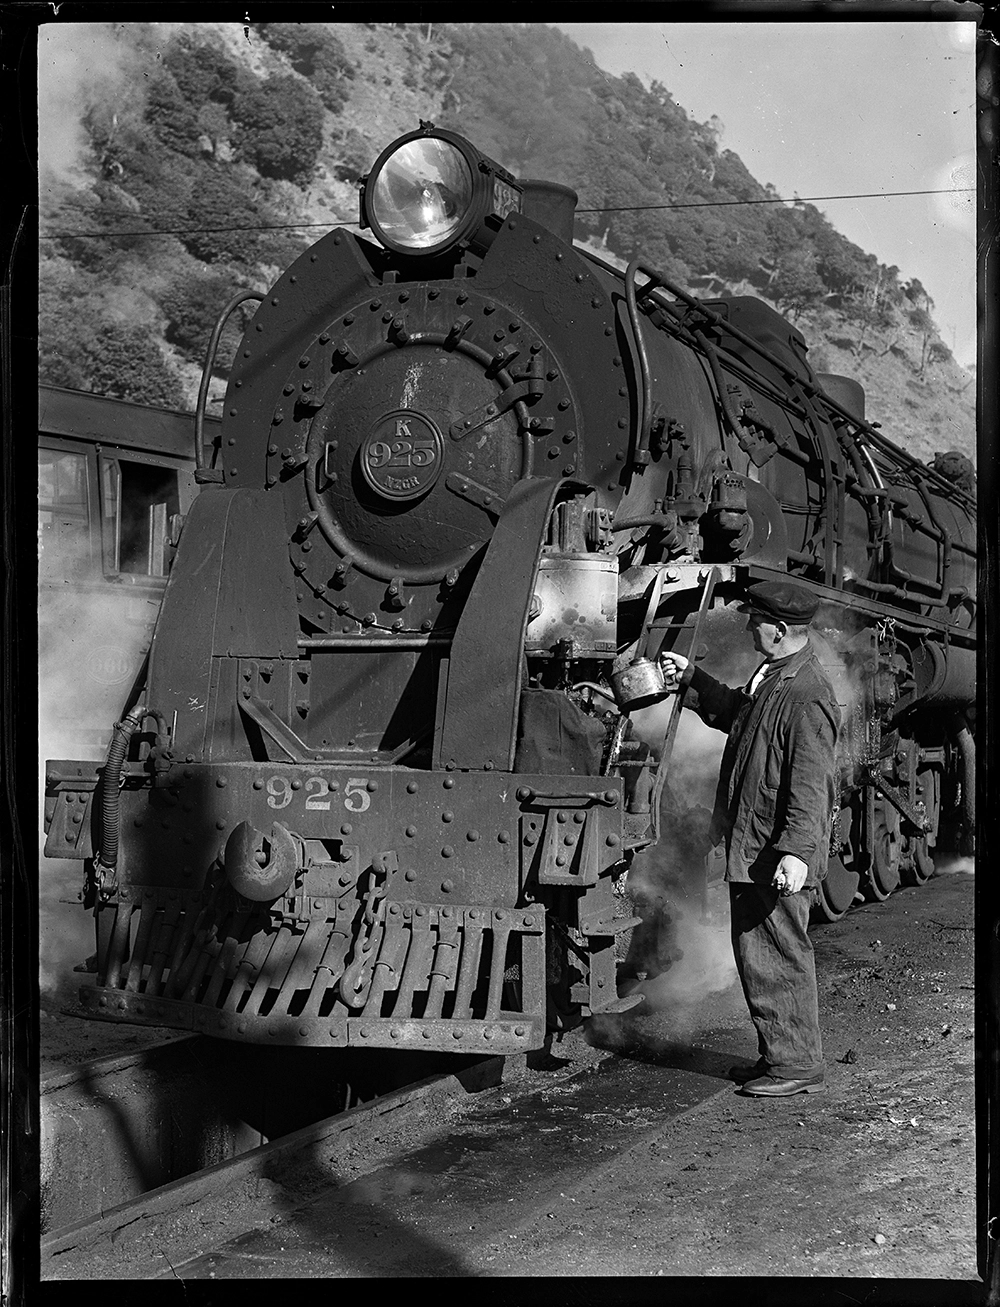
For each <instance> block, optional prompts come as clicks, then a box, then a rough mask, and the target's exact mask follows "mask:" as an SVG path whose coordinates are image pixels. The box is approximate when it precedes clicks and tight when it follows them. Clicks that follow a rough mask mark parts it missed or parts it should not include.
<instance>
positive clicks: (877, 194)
mask: <svg viewBox="0 0 1000 1307" xmlns="http://www.w3.org/2000/svg"><path fill="white" fill-rule="evenodd" d="M975 189H976V188H975V187H974V186H956V187H945V188H944V189H941V190H922V191H866V192H861V193H858V194H852V195H803V196H799V195H796V196H793V197H792V198H791V199H788V198H785V197H783V196H771V197H767V198H766V199H758V200H691V201H684V202H682V203H670V204H622V205H607V206H605V207H603V208H597V209H579V208H578V209H577V210H576V212H577V213H581V214H582V213H641V212H649V211H653V210H658V209H721V208H730V207H735V206H739V205H755V204H791V205H796V204H812V203H818V202H820V201H826V200H888V199H896V198H900V197H906V196H913V195H965V194H969V193H972V192H974V191H975ZM129 216H132V215H131V214H130V215H129ZM334 226H341V227H360V224H359V223H357V222H349V221H348V220H347V219H344V218H331V219H330V220H329V221H327V222H283V223H267V224H259V225H254V226H242V227H164V228H160V229H154V230H150V229H149V228H146V229H143V230H139V231H57V232H51V233H49V234H47V235H40V236H39V240H63V239H66V238H68V237H89V238H95V237H96V238H107V239H109V240H115V239H118V238H122V237H126V236H194V235H201V234H203V233H208V232H222V233H225V232H238V231H243V232H255V231H307V230H311V229H313V228H317V227H334Z"/></svg>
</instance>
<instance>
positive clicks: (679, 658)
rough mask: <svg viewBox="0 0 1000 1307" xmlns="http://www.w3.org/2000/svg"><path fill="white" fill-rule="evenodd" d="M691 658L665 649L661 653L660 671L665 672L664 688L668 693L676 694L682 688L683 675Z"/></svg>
mask: <svg viewBox="0 0 1000 1307" xmlns="http://www.w3.org/2000/svg"><path fill="white" fill-rule="evenodd" d="M688 663H689V660H688V659H687V658H685V657H684V655H683V654H679V653H674V652H673V650H665V651H664V652H663V653H661V654H660V671H661V672H662V673H663V688H664V689H665V690H666V692H667V693H668V694H676V693H677V691H678V690H679V689H680V684H681V676H682V674H683V672H684V670H685V668H686V667H687V666H688Z"/></svg>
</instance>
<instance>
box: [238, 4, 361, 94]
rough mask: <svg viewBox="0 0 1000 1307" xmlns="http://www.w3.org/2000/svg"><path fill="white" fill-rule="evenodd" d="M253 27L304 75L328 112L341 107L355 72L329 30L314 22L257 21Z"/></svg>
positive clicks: (341, 46) (272, 47)
mask: <svg viewBox="0 0 1000 1307" xmlns="http://www.w3.org/2000/svg"><path fill="white" fill-rule="evenodd" d="M257 30H258V31H259V32H260V34H261V36H263V38H264V40H265V41H266V42H267V44H268V45H269V46H270V47H271V49H272V50H279V51H281V53H282V54H286V55H287V56H288V60H289V63H290V64H291V65H292V67H293V68H294V69H295V71H296V72H297V73H301V75H302V76H303V77H306V78H308V80H309V82H310V84H311V85H312V87H313V90H314V91H315V92H316V94H317V95H318V96H319V98H320V99H321V100H322V102H323V104H324V106H325V107H326V108H327V109H329V111H330V112H331V113H339V112H340V111H341V109H343V107H344V105H345V104H346V103H347V94H348V89H347V86H346V83H347V82H349V81H351V80H353V78H354V76H355V72H354V68H353V66H352V64H351V61H350V60H349V59H348V57H347V54H346V52H345V50H344V47H343V45H342V44H341V43H340V41H339V40H338V39H337V37H336V36H335V35H334V34H333V32H331V31H329V30H328V29H327V28H325V27H321V26H320V25H319V24H317V23H261V24H260V25H259V27H258V28H257Z"/></svg>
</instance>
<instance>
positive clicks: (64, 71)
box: [38, 23, 139, 196]
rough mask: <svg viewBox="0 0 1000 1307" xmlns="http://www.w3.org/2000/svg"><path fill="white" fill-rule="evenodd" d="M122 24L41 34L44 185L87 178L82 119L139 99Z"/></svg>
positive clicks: (133, 60) (83, 25)
mask: <svg viewBox="0 0 1000 1307" xmlns="http://www.w3.org/2000/svg"><path fill="white" fill-rule="evenodd" d="M126 39H127V38H126V36H125V25H124V24H121V23H67V24H59V25H58V26H56V25H52V26H45V25H43V26H42V27H40V28H39V32H38V160H39V172H40V175H41V178H42V191H43V196H44V191H45V184H46V182H51V181H53V180H56V181H62V182H71V183H76V184H79V183H81V182H85V181H86V180H88V178H87V176H86V174H85V172H84V168H85V164H86V151H87V140H86V135H85V133H84V130H83V124H82V121H81V119H82V116H83V114H84V113H85V112H86V110H87V109H88V108H90V107H91V106H92V105H94V104H96V103H98V101H100V102H101V103H103V104H108V105H111V106H114V105H115V104H116V103H117V102H118V101H119V100H120V101H121V103H122V104H125V103H126V101H127V100H128V99H130V98H131V99H134V97H135V82H134V80H133V76H134V75H135V76H139V72H138V70H137V69H136V68H135V66H134V65H135V63H136V58H135V55H134V54H133V52H132V48H131V47H130V46H129V45H128V44H126Z"/></svg>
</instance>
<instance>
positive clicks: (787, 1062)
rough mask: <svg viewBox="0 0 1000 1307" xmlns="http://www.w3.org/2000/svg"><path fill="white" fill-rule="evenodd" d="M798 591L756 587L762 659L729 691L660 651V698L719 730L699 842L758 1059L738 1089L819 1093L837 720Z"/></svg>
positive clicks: (811, 610) (752, 614) (750, 603)
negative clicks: (824, 897) (673, 696)
mask: <svg viewBox="0 0 1000 1307" xmlns="http://www.w3.org/2000/svg"><path fill="white" fill-rule="evenodd" d="M817 606H818V603H817V600H816V599H815V597H814V596H813V595H812V594H811V593H810V592H809V591H808V590H807V589H805V588H804V587H803V586H799V585H793V584H792V583H791V582H784V581H779V582H773V581H765V582H760V583H758V584H756V585H754V586H753V587H751V588H750V590H749V592H748V598H747V601H746V603H745V604H744V605H743V607H742V608H741V611H743V612H747V613H749V619H748V622H747V629H748V630H749V631H750V633H751V636H752V638H753V643H754V648H755V649H756V650H757V651H758V653H760V654H761V655H762V657H763V659H764V661H763V663H761V665H760V667H759V668H758V669H757V671H756V672H755V673H754V675H753V676H752V677H751V679H750V681H749V683H748V684H747V686H746V688H745V689H742V690H736V689H731V688H730V687H729V686H727V685H723V684H722V682H720V681H717V680H716V679H715V678H714V677H713V676H709V675H708V673H707V672H703V671H702V670H701V669H700V668H697V667H695V666H694V665H693V664H692V663H689V662H688V660H687V659H686V658H684V657H683V656H682V655H680V654H676V653H672V652H664V653H661V655H660V665H661V667H662V668H663V673H664V683H665V685H666V688H667V690H669V691H676V690H677V689H678V688H679V687H680V686H682V685H685V686H688V687H689V688H688V691H687V697H686V698H685V706H690V707H692V708H694V709H695V711H696V712H697V713H698V714H699V716H700V717H701V718H702V720H703V721H704V722H706V723H707V724H708V725H709V726H714V727H716V728H717V729H718V730H721V731H726V732H727V733H728V735H729V738H728V740H727V741H726V747H725V751H724V753H723V756H722V768H721V773H720V776H719V786H718V790H717V792H716V797H715V810H714V812H713V814H712V825H711V828H710V832H709V833H710V838H711V839H712V842H713V844H719V843H723V842H724V845H725V851H726V880H727V881H728V882H729V895H730V908H731V915H732V935H733V950H734V952H735V955H736V966H737V970H738V972H739V976H740V980H741V982H742V985H743V993H744V995H745V997H746V1002H747V1007H748V1008H749V1010H750V1016H751V1018H752V1019H753V1023H754V1025H755V1026H756V1028H757V1044H758V1051H759V1053H760V1060H759V1061H758V1063H757V1066H756V1067H754V1068H753V1070H752V1071H751V1073H750V1075H749V1076H744V1077H740V1076H739V1075H736V1076H735V1077H734V1078H736V1079H740V1078H744V1079H745V1083H744V1084H743V1089H742V1092H743V1093H744V1094H750V1095H753V1096H755V1097H766V1098H784V1097H787V1096H788V1095H790V1094H801V1093H807V1094H809V1093H818V1092H819V1091H820V1090H821V1089H822V1088H823V1078H824V1073H825V1065H824V1062H823V1049H822V1041H821V1037H820V1030H819V1000H818V995H817V990H816V970H815V964H814V958H813V949H812V944H811V942H810V940H809V936H808V934H807V926H808V922H809V910H810V907H811V905H812V901H813V891H814V890H815V887H816V886H817V885H818V884H819V881H820V880H821V879H822V877H823V876H824V875H825V874H826V862H827V853H828V849H829V839H830V823H831V818H832V812H833V804H834V801H835V798H836V782H837V776H836V770H837V769H836V762H835V755H836V745H837V731H838V729H839V725H840V712H839V709H838V707H837V702H836V699H835V697H834V692H833V687H832V685H831V684H830V681H829V680H828V678H827V677H826V675H825V673H824V672H823V670H822V668H821V667H820V664H819V661H818V659H817V658H816V654H815V652H814V651H813V648H812V644H811V642H810V638H809V623H810V622H811V620H812V618H813V616H814V615H815V612H816V608H817Z"/></svg>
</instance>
